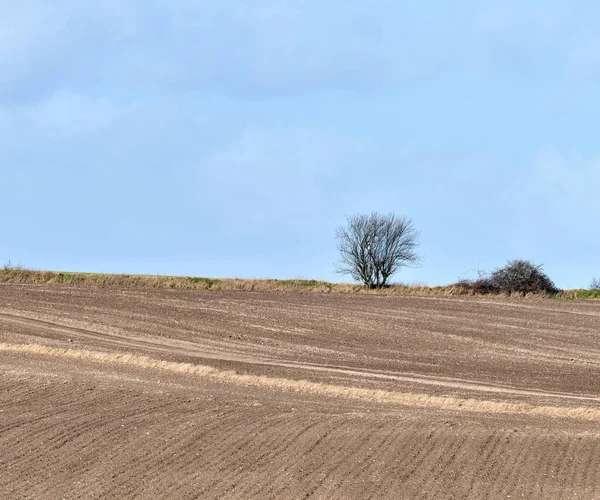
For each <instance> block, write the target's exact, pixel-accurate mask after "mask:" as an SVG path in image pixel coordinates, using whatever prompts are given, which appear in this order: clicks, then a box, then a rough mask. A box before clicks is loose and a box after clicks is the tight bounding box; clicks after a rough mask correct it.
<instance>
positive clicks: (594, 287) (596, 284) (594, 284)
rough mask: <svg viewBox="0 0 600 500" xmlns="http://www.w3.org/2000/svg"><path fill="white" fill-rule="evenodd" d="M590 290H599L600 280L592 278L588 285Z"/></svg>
mask: <svg viewBox="0 0 600 500" xmlns="http://www.w3.org/2000/svg"><path fill="white" fill-rule="evenodd" d="M590 290H600V278H593V279H592V282H591V283H590Z"/></svg>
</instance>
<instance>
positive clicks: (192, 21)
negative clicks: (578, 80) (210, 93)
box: [0, 0, 600, 99]
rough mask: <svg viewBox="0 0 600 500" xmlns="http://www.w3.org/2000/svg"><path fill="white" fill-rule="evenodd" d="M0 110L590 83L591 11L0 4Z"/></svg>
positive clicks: (577, 5) (598, 62) (433, 5)
mask: <svg viewBox="0 0 600 500" xmlns="http://www.w3.org/2000/svg"><path fill="white" fill-rule="evenodd" d="M0 8H1V9H2V18H1V20H0V75H1V76H0V97H1V95H2V93H4V94H6V95H9V96H14V95H18V96H19V97H20V98H21V99H26V98H27V96H28V95H30V94H31V95H36V96H37V97H39V95H40V94H43V93H44V92H45V93H47V92H48V91H53V90H56V89H57V88H61V87H64V86H71V84H90V83H94V84H118V85H124V86H129V87H131V86H133V87H139V86H140V85H141V84H143V85H144V86H145V87H147V88H157V89H163V90H164V89H204V90H216V91H218V92H224V93H237V94H240V93H242V94H246V93H289V92H297V91H307V90H315V89H332V88H333V89H381V88H391V87H396V86H398V85H401V84H402V83H404V82H407V81H414V80H419V79H427V78H432V77H435V76H436V75H437V74H439V73H440V72H444V71H446V70H448V69H449V68H452V71H462V72H471V73H480V72H487V71H502V72H508V74H512V75H514V76H517V77H518V76H519V75H522V74H523V73H531V72H534V73H540V74H546V75H554V76H555V77H559V76H562V75H565V74H566V75H571V76H574V77H578V76H584V77H589V75H596V76H597V75H598V71H599V69H600V59H599V58H598V56H597V55H595V54H598V53H600V39H599V37H598V35H597V30H596V28H595V24H594V23H591V22H590V21H589V19H593V18H594V15H595V14H598V8H597V7H596V6H594V5H593V4H592V3H590V2H586V1H575V2H567V1H566V0H565V1H557V2H553V3H552V4H551V5H548V4H547V2H528V3H527V4H524V3H522V2H519V3H517V2H515V1H508V2H506V1H505V2H489V3H484V4H479V5H470V4H469V2H466V3H464V4H463V3H460V4H459V3H454V4H452V5H451V6H450V5H446V4H445V3H444V2H429V3H428V4H419V5H418V6H416V5H413V4H412V3H406V4H401V3H399V2H396V1H391V0H389V1H382V2H378V3H376V4H373V3H369V2H364V1H357V0H352V1H350V2H342V1H341V0H333V1H331V2H325V3H324V2H319V1H317V0H307V1H305V2H302V3H296V2H283V1H280V0H279V1H277V0H265V1H262V2H259V3H253V4H252V6H249V4H248V2H242V1H241V0H224V1H222V2H208V1H206V2H191V1H186V0H173V1H169V2H166V1H154V2H146V1H142V0H132V1H130V2H117V1H116V0H109V1H104V2H100V3H97V4H94V6H93V8H91V7H90V6H89V5H87V6H84V4H82V3H81V2H78V1H74V0H63V1H56V2H45V1H42V0H29V1H24V2H21V3H18V4H16V3H15V2H12V1H10V0H4V1H2V0H0Z"/></svg>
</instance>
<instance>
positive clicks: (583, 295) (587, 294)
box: [560, 288, 600, 300]
mask: <svg viewBox="0 0 600 500" xmlns="http://www.w3.org/2000/svg"><path fill="white" fill-rule="evenodd" d="M560 298H566V299H580V300H590V299H600V289H598V288H592V289H591V290H586V289H584V288H582V289H576V290H564V291H563V292H562V294H561V297H560Z"/></svg>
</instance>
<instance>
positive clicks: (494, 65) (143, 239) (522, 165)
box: [0, 0, 600, 287]
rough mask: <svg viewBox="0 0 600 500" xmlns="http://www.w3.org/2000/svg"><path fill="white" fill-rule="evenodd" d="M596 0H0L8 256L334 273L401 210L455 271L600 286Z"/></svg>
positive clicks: (427, 257)
mask: <svg viewBox="0 0 600 500" xmlns="http://www.w3.org/2000/svg"><path fill="white" fill-rule="evenodd" d="M598 21H600V5H599V4H598V3H597V2H592V1H573V0H571V1H559V0H556V1H552V2H548V1H528V2H520V1H519V2H517V1H513V0H504V1H487V2H474V1H465V2H442V1H424V2H403V1H398V0H395V1H387V0H382V1H379V2H367V1H358V0H345V1H343V2H342V1H338V0H329V1H326V2H323V1H317V0H304V1H299V0H298V1H274V0H273V1H267V0H264V1H259V0H257V1H255V2H248V1H233V0H222V1H219V2H204V1H198V0H195V1H191V0H169V1H167V0H154V1H150V0H105V1H101V2H93V3H87V2H81V1H80V0H56V1H53V2H47V1H46V0H43V1H42V0H23V1H22V2H14V1H13V0H0V179H1V182H2V184H3V189H2V196H1V197H0V217H1V221H2V226H3V229H4V231H3V234H4V237H3V238H2V239H0V260H2V261H7V260H9V259H10V260H12V261H13V262H22V263H23V264H25V265H27V266H30V267H33V268H38V269H55V270H81V271H97V272H126V273H151V274H154V273H161V274H162V273H165V274H184V275H203V276H219V277H249V278H262V277H277V278H291V277H303V278H318V279H326V280H333V281H343V280H344V279H345V278H344V277H342V276H340V275H337V274H336V273H335V272H334V268H335V266H334V263H335V262H336V260H337V258H338V255H337V250H336V246H335V239H334V234H335V229H336V228H337V227H338V226H340V225H341V224H343V223H344V221H345V216H346V215H350V214H355V213H362V212H371V211H373V210H376V211H379V212H383V213H389V212H394V213H397V214H399V215H406V216H408V217H411V218H412V219H413V221H414V224H415V226H416V227H417V228H418V229H420V231H421V249H420V250H421V253H422V254H423V256H424V263H423V265H422V266H421V267H420V268H418V269H403V270H402V271H401V272H400V273H399V274H398V275H397V276H396V278H395V280H396V281H403V282H425V283H428V284H431V285H433V284H445V283H449V282H453V281H456V280H457V279H459V278H460V277H463V276H467V277H469V276H471V277H473V276H475V274H476V273H475V271H476V270H477V269H493V268H494V267H497V266H500V265H503V264H504V263H505V262H506V261H507V260H508V259H512V258H525V259H531V260H533V261H534V262H536V263H543V264H544V265H545V270H546V272H547V273H548V274H549V275H550V277H551V278H553V279H554V280H555V281H556V283H557V284H558V285H559V286H561V287H585V286H587V285H588V284H589V282H590V281H591V279H592V277H593V276H599V275H600V263H599V262H598V255H600V231H598V225H599V224H598V222H599V219H600V216H599V215H598V204H597V199H598V186H600V151H599V149H598V140H597V130H598V125H597V122H598V116H600V99H599V97H598V88H599V84H600V32H599V31H598V30H597V26H598Z"/></svg>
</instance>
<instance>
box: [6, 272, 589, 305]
mask: <svg viewBox="0 0 600 500" xmlns="http://www.w3.org/2000/svg"><path fill="white" fill-rule="evenodd" d="M0 283H22V284H26V283H29V284H34V283H38V284H42V283H46V284H53V283H57V284H65V285H75V286H100V287H117V288H169V289H181V290H230V291H263V292H290V291H296V292H297V291H303V292H317V293H361V294H362V293H367V294H381V295H423V296H429V295H436V296H452V295H475V296H476V295H489V294H490V292H489V291H485V292H479V291H478V289H477V287H473V286H472V284H471V283H469V282H466V281H463V282H458V283H456V284H452V285H446V286H427V285H421V284H418V285H405V284H393V285H391V286H389V287H386V288H381V289H374V290H373V289H371V290H369V289H366V288H365V287H364V286H362V285H357V284H349V283H329V282H326V281H318V280H306V279H289V280H276V279H237V278H205V277H193V276H160V275H135V274H101V273H76V272H57V271H35V270H30V269H26V268H23V267H20V266H11V267H7V266H5V268H4V269H0ZM498 295H500V294H498ZM527 296H528V297H546V294H537V293H529V294H527ZM554 297H555V298H563V299H600V290H585V289H577V290H563V291H561V292H559V293H558V294H557V295H555V296H554Z"/></svg>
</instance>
